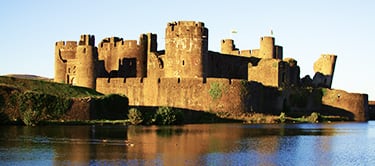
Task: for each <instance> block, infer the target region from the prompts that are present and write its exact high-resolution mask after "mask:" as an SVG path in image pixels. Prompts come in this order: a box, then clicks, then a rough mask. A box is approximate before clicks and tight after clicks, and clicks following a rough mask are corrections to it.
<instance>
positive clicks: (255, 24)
mask: <svg viewBox="0 0 375 166" xmlns="http://www.w3.org/2000/svg"><path fill="white" fill-rule="evenodd" d="M179 20H194V21H201V22H204V23H205V26H206V27H207V28H208V29H209V50H212V51H219V50H220V40H221V39H224V38H233V39H234V40H235V44H236V46H237V48H239V49H240V50H245V49H253V48H259V38H260V37H261V36H265V35H270V31H271V30H272V31H273V32H274V36H275V37H276V44H277V45H281V46H283V47H284V57H292V58H295V59H296V60H297V61H298V65H299V66H300V67H301V78H302V77H304V76H305V75H307V74H309V75H310V76H311V77H313V75H314V73H313V63H314V62H315V60H317V59H318V58H319V56H320V54H322V53H330V54H336V55H338V59H337V63H336V70H335V73H334V80H333V85H332V88H334V89H343V90H346V91H349V92H357V93H367V94H369V99H371V100H375V88H374V86H375V77H374V71H375V67H374V66H375V65H374V62H375V54H374V50H375V47H374V44H375V42H374V40H375V1H373V0H310V1H299V0H282V1H281V0H257V1H252V0H242V1H241V0H212V1H210V0H184V1H177V0H164V1H156V0H137V1H125V0H105V1H104V0H64V1H54V0H32V1H31V0H8V1H6V0H4V1H1V2H0V21H1V22H0V57H1V58H0V75H5V74H33V75H40V76H45V77H50V78H52V77H53V74H54V71H53V70H54V43H55V42H56V41H60V40H75V41H77V40H79V37H80V35H81V34H92V35H95V38H96V44H97V43H99V42H100V41H101V40H102V39H103V38H105V37H111V36H117V37H121V38H124V39H133V40H138V38H139V35H140V34H141V33H148V32H151V33H156V34H158V48H159V49H164V34H165V27H166V24H167V23H168V22H173V21H179ZM233 29H235V30H237V32H238V33H237V34H231V33H230V32H231V31H232V30H233Z"/></svg>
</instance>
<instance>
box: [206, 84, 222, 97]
mask: <svg viewBox="0 0 375 166" xmlns="http://www.w3.org/2000/svg"><path fill="white" fill-rule="evenodd" d="M222 88H223V85H222V84H220V83H217V82H213V83H211V86H210V90H209V91H208V93H209V94H210V96H211V98H212V99H214V100H216V99H219V98H220V97H221V95H222Z"/></svg>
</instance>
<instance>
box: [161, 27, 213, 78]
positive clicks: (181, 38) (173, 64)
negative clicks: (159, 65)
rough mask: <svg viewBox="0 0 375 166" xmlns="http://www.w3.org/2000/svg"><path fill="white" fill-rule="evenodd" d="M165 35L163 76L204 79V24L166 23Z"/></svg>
mask: <svg viewBox="0 0 375 166" xmlns="http://www.w3.org/2000/svg"><path fill="white" fill-rule="evenodd" d="M165 34H166V37H165V63H164V68H165V76H166V77H206V72H207V65H206V64H207V58H208V29H207V28H205V27H204V23H202V22H194V21H179V22H173V23H168V25H167V28H166V33H165Z"/></svg>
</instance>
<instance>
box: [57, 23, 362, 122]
mask: <svg viewBox="0 0 375 166" xmlns="http://www.w3.org/2000/svg"><path fill="white" fill-rule="evenodd" d="M336 58H337V56H336V55H328V54H323V55H322V56H321V57H320V58H319V59H318V60H317V61H316V62H315V64H314V71H315V72H316V74H315V76H314V77H313V79H311V78H310V77H309V76H306V77H304V78H302V79H301V78H300V69H299V66H298V65H297V61H296V60H294V59H292V58H283V47H282V46H279V45H276V44H275V38H274V37H272V36H265V37H261V38H260V47H259V49H253V50H239V49H238V48H236V46H235V44H234V41H233V40H232V39H224V40H222V41H221V51H220V52H213V51H209V50H208V29H207V28H206V27H205V25H204V23H202V22H195V21H179V22H172V23H168V24H167V27H166V33H165V50H157V35H156V34H152V33H148V34H141V35H140V38H139V41H137V40H124V39H122V38H118V37H111V38H105V39H103V40H102V41H101V42H100V43H99V44H98V46H95V38H94V36H92V35H82V36H81V39H80V40H79V42H75V41H66V42H64V41H59V42H56V45H55V78H54V81H55V82H60V83H67V84H72V85H77V86H83V87H88V88H93V89H96V90H97V91H99V92H102V93H120V94H125V95H126V96H127V97H128V98H129V105H132V106H170V107H178V108H185V109H192V110H199V111H212V112H227V111H229V110H230V111H231V112H238V113H241V112H262V113H279V112H281V111H283V109H284V107H285V105H289V106H291V107H293V108H296V107H295V106H294V105H293V101H291V100H290V98H291V95H293V94H294V93H293V92H291V91H286V92H284V91H280V89H283V88H284V89H289V88H290V87H314V88H319V87H324V88H331V84H332V78H333V73H334V69H335V62H336ZM344 96H345V95H342V96H341V98H340V99H341V100H343V98H344ZM366 97H367V96H366V95H364V96H361V97H359V98H360V100H367V98H366ZM321 98H322V100H324V96H321ZM322 100H321V101H320V102H317V103H314V102H312V103H311V102H310V101H309V102H308V103H307V105H305V106H304V108H303V109H307V110H311V111H313V110H321V109H322V105H324V101H323V102H322ZM359 103H361V101H359ZM336 104H337V103H336ZM333 105H334V106H335V107H336V105H335V104H333ZM337 105H341V104H337ZM330 106H332V105H330ZM346 107H350V108H346ZM351 107H352V106H345V108H342V107H340V106H339V108H340V109H343V110H345V111H349V112H354V113H353V114H354V116H353V118H354V119H356V118H359V119H360V120H363V119H366V118H365V117H366V116H365V112H366V110H363V109H365V108H363V109H362V106H354V107H355V108H354V107H353V108H351ZM357 107H358V108H357ZM296 109H298V108H296ZM275 110H276V111H275ZM358 112H362V113H363V115H362V114H361V115H359V117H357V113H358ZM356 120H358V119H356Z"/></svg>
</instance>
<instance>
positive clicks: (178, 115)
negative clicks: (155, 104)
mask: <svg viewBox="0 0 375 166" xmlns="http://www.w3.org/2000/svg"><path fill="white" fill-rule="evenodd" d="M181 123H182V111H180V110H175V109H172V108H170V107H159V108H158V110H157V111H156V114H155V124H157V125H172V124H181Z"/></svg>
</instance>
